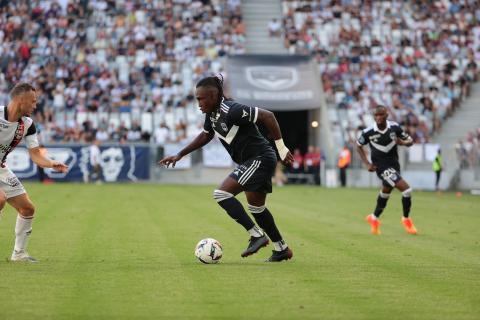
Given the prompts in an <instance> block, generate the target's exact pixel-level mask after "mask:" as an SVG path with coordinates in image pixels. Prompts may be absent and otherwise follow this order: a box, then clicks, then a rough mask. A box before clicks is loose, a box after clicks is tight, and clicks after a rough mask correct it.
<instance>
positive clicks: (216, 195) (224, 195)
mask: <svg viewBox="0 0 480 320" xmlns="http://www.w3.org/2000/svg"><path fill="white" fill-rule="evenodd" d="M233 197H234V196H233V194H231V193H230V192H227V191H223V190H219V189H216V190H214V191H213V199H215V201H217V202H220V201H223V200H226V199H229V198H233Z"/></svg>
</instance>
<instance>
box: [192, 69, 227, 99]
mask: <svg viewBox="0 0 480 320" xmlns="http://www.w3.org/2000/svg"><path fill="white" fill-rule="evenodd" d="M199 87H207V88H216V89H217V90H218V91H217V92H218V104H220V101H222V98H224V95H223V76H222V75H221V74H219V75H218V76H211V77H205V78H203V79H202V80H200V81H198V83H197V88H199Z"/></svg>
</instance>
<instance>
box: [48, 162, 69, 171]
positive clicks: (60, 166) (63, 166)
mask: <svg viewBox="0 0 480 320" xmlns="http://www.w3.org/2000/svg"><path fill="white" fill-rule="evenodd" d="M52 169H53V170H55V171H58V172H62V173H67V171H68V166H67V165H66V164H64V163H61V162H58V161H52Z"/></svg>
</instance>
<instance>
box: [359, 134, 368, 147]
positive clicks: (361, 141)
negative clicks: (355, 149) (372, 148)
mask: <svg viewBox="0 0 480 320" xmlns="http://www.w3.org/2000/svg"><path fill="white" fill-rule="evenodd" d="M366 144H368V139H367V132H366V131H365V130H362V133H361V134H360V136H359V137H358V139H357V145H359V146H364V145H366Z"/></svg>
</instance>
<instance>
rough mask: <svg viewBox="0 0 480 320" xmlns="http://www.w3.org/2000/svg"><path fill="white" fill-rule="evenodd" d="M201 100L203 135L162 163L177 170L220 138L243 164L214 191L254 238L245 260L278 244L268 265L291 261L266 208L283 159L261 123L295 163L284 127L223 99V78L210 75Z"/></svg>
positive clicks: (263, 113) (203, 82) (267, 116)
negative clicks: (243, 197)
mask: <svg viewBox="0 0 480 320" xmlns="http://www.w3.org/2000/svg"><path fill="white" fill-rule="evenodd" d="M196 98H197V100H198V103H199V106H200V109H201V110H202V112H203V113H205V114H206V117H205V123H204V126H203V132H201V133H200V134H199V135H198V136H197V137H196V138H195V139H194V140H193V141H192V142H191V143H190V144H189V145H187V146H186V147H185V148H183V149H182V150H181V151H180V152H179V153H178V154H177V155H175V156H169V157H166V158H164V159H162V160H160V162H159V163H160V164H163V165H166V166H167V167H168V166H169V165H172V166H175V163H176V162H177V161H179V160H180V159H182V157H183V156H185V155H187V154H189V153H190V152H192V151H194V150H196V149H198V148H201V147H203V146H204V145H206V144H207V143H209V142H210V141H211V140H212V139H213V137H214V135H216V136H217V137H218V138H219V139H220V141H221V143H222V144H223V146H224V147H225V149H226V150H227V151H228V153H229V154H230V156H231V157H232V159H233V161H235V162H236V163H237V164H238V166H237V167H236V168H235V170H234V171H233V172H232V173H231V174H230V175H229V176H228V177H227V178H226V179H225V180H224V181H223V183H222V184H221V185H220V187H219V188H218V189H217V190H215V191H214V192H213V197H214V199H215V200H216V201H217V202H218V204H219V205H220V206H221V207H222V208H223V209H225V211H226V212H227V213H228V215H229V216H230V217H232V218H233V219H234V220H235V221H237V222H238V223H239V224H241V225H242V226H243V227H244V228H245V230H247V231H248V233H249V234H250V240H249V245H248V247H247V249H245V251H243V252H242V254H241V256H242V257H247V256H249V255H252V254H254V253H256V252H257V251H258V250H259V249H260V248H262V247H265V246H266V245H268V242H269V241H268V238H267V236H266V235H265V234H264V233H263V231H262V229H263V230H264V231H265V233H266V234H267V235H268V237H269V238H270V239H271V240H272V242H273V247H274V250H273V253H272V256H271V257H270V258H268V259H267V261H268V262H276V261H282V260H288V259H290V258H291V257H292V255H293V253H292V250H290V248H289V247H288V246H287V244H286V243H285V241H284V240H283V238H282V236H281V235H280V232H279V231H278V229H277V226H276V225H275V221H274V219H273V216H272V214H271V213H270V211H269V210H268V209H267V208H266V207H265V200H266V195H267V193H271V192H272V176H273V174H274V172H275V167H276V164H277V156H276V154H275V151H274V150H273V148H272V147H271V146H270V144H269V143H268V141H267V140H266V139H265V138H264V137H263V136H262V135H261V133H260V132H259V130H258V128H257V125H256V123H261V124H263V125H264V126H265V127H266V128H267V129H268V130H269V132H270V134H271V136H272V138H273V139H274V140H275V144H276V147H277V150H278V152H279V155H280V158H281V160H282V161H283V162H284V163H285V164H286V165H289V164H291V163H292V161H293V156H292V154H291V153H290V151H289V150H288V149H287V147H286V146H285V145H284V143H283V139H282V135H281V132H280V127H279V126H278V123H277V120H276V119H275V116H274V115H273V113H271V112H270V111H267V110H263V109H260V108H256V107H248V106H245V105H242V104H239V103H236V102H234V101H231V100H227V99H225V98H224V96H223V80H222V79H220V78H218V77H206V78H203V79H202V80H200V81H199V82H198V84H197V87H196ZM242 191H244V192H245V195H246V197H247V201H248V209H249V210H250V212H251V213H252V215H253V217H254V218H255V221H256V222H257V224H258V226H259V227H260V228H258V227H257V226H256V225H255V223H254V222H253V221H252V219H251V218H250V217H249V215H248V214H247V213H246V211H245V209H244V208H243V206H242V205H241V203H240V202H239V201H238V200H237V199H236V198H235V196H236V195H237V194H239V193H240V192H242Z"/></svg>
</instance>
